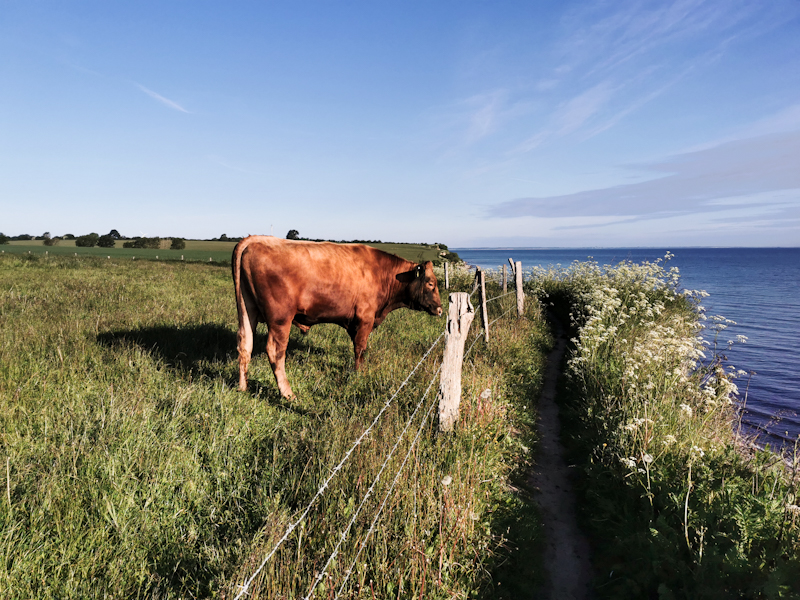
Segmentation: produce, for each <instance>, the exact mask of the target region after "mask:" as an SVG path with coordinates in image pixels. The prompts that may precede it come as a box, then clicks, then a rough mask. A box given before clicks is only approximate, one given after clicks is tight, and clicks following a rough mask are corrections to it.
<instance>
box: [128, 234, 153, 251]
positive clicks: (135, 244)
mask: <svg viewBox="0 0 800 600" xmlns="http://www.w3.org/2000/svg"><path fill="white" fill-rule="evenodd" d="M122 247H123V248H151V249H155V250H158V249H159V248H160V247H161V238H159V237H152V238H147V237H140V238H136V239H134V240H128V241H127V242H125V243H124V244H122Z"/></svg>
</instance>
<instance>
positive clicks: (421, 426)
mask: <svg viewBox="0 0 800 600" xmlns="http://www.w3.org/2000/svg"><path fill="white" fill-rule="evenodd" d="M434 398H435V396H434ZM434 406H436V402H431V405H430V407H429V408H428V412H427V413H425V416H424V417H422V421H420V424H419V429H417V435H416V436H414V440H413V441H412V442H411V445H410V446H409V448H408V452H406V456H405V458H403V462H402V464H401V465H400V468H399V469H398V470H397V474H396V475H395V476H394V479H393V480H392V485H390V486H389V489H388V490H387V492H386V494H385V495H384V497H383V501H382V502H381V505H380V506H379V507H378V510H377V512H376V513H375V518H374V519H373V520H372V524H371V525H370V527H369V530H367V534H366V535H365V536H364V539H363V540H362V541H361V544H360V546H359V548H358V552H356V556H355V558H353V562H352V563H350V566H349V567H348V568H347V570H346V571H345V578H344V581H343V582H342V585H341V587H339V591H337V592H336V596H334V600H337V599H338V598H339V596H340V595H341V594H342V592H343V591H344V586H345V585H347V581H348V580H349V579H350V575H352V573H353V568H354V567H355V565H356V563H357V562H358V559H359V557H360V556H361V552H362V551H363V550H364V548H365V547H366V545H367V541H368V540H369V538H370V536H371V535H372V534H373V533H374V532H375V526H376V525H377V524H378V519H379V518H380V516H381V513H382V512H383V509H384V508H385V507H386V502H387V501H388V500H389V496H390V495H391V494H392V491H393V490H394V488H395V486H396V485H397V480H398V479H399V478H400V473H402V472H403V469H404V468H405V466H406V463H407V462H408V457H409V456H411V452H412V451H413V450H414V447H415V446H416V445H417V441H418V440H419V436H420V435H421V434H422V430H423V429H424V428H425V424H426V423H427V421H428V417H430V415H431V412H432V411H433V407H434Z"/></svg>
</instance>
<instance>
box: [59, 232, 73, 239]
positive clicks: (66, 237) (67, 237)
mask: <svg viewBox="0 0 800 600" xmlns="http://www.w3.org/2000/svg"><path fill="white" fill-rule="evenodd" d="M61 239H62V240H74V239H75V236H74V235H72V234H71V233H65V234H64V235H62V236H61Z"/></svg>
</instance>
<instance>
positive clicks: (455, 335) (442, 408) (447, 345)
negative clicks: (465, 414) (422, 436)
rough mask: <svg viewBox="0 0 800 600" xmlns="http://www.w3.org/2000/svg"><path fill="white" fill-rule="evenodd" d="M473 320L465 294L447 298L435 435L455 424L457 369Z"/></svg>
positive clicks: (458, 390)
mask: <svg viewBox="0 0 800 600" xmlns="http://www.w3.org/2000/svg"><path fill="white" fill-rule="evenodd" d="M474 318H475V310H474V309H473V308H472V304H470V301H469V294H466V293H464V292H457V293H453V294H450V311H449V312H448V315H447V325H446V327H445V332H444V356H443V357H442V374H441V376H440V377H439V431H442V432H446V431H452V429H453V425H454V424H455V422H456V421H457V420H458V405H459V404H460V403H461V365H462V363H463V362H464V343H465V342H466V341H467V334H468V333H469V326H470V324H471V323H472V319H474Z"/></svg>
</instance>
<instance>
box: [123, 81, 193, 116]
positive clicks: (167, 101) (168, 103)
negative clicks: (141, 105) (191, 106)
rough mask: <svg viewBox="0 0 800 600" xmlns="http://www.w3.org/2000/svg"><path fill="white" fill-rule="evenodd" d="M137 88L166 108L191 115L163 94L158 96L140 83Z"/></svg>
mask: <svg viewBox="0 0 800 600" xmlns="http://www.w3.org/2000/svg"><path fill="white" fill-rule="evenodd" d="M136 87H138V88H139V89H140V90H142V91H143V92H144V93H145V94H147V95H148V96H150V97H151V98H153V99H154V100H158V101H159V102H161V104H163V105H164V106H168V107H169V108H172V109H174V110H178V111H180V112H183V113H189V111H188V110H186V109H185V108H183V107H182V106H181V105H180V104H178V103H177V102H175V101H173V100H170V99H169V98H165V97H164V96H162V95H161V94H158V93H156V92H154V91H153V90H151V89H148V88H146V87H144V86H143V85H141V84H139V83H137V84H136Z"/></svg>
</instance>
